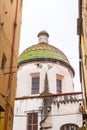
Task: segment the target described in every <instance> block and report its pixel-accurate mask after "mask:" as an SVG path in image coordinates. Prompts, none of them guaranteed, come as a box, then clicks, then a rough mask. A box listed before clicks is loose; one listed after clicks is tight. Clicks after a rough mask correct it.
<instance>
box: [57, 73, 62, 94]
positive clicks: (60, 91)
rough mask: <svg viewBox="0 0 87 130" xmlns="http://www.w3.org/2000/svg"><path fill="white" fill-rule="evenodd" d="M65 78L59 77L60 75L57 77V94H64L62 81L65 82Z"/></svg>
mask: <svg viewBox="0 0 87 130" xmlns="http://www.w3.org/2000/svg"><path fill="white" fill-rule="evenodd" d="M63 77H64V76H62V75H59V74H57V75H56V92H57V93H62V80H63ZM58 82H59V83H58Z"/></svg>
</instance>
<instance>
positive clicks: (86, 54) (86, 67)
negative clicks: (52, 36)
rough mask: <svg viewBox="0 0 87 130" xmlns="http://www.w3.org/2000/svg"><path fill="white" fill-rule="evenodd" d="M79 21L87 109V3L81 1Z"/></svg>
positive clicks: (83, 83) (84, 0)
mask: <svg viewBox="0 0 87 130" xmlns="http://www.w3.org/2000/svg"><path fill="white" fill-rule="evenodd" d="M79 19H80V23H81V24H80V26H79V27H80V33H79V35H80V36H79V46H80V51H79V54H80V72H81V84H82V90H83V95H84V99H85V107H86V108H87V1H86V0H80V1H79Z"/></svg>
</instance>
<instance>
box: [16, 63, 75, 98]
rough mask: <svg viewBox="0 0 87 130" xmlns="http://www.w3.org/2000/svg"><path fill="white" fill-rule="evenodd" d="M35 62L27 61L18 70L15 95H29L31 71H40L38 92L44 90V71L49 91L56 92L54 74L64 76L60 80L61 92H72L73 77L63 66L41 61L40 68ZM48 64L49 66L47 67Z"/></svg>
mask: <svg viewBox="0 0 87 130" xmlns="http://www.w3.org/2000/svg"><path fill="white" fill-rule="evenodd" d="M36 64H37V63H31V64H30V63H27V64H25V65H23V66H21V67H19V70H18V75H17V77H18V80H17V93H16V96H17V97H21V96H29V95H31V75H30V74H31V73H40V93H42V92H43V91H44V78H45V73H46V72H47V74H48V84H49V90H50V93H57V92H56V74H59V75H62V76H64V78H63V80H62V81H63V82H62V92H64V93H65V92H73V91H74V90H73V79H72V75H71V73H70V72H69V71H68V69H67V68H66V67H64V66H61V65H58V64H54V63H53V64H52V63H49V62H48V63H43V62H42V63H41V62H40V64H41V65H42V68H39V67H37V65H36ZM49 66H50V67H51V68H50V69H49Z"/></svg>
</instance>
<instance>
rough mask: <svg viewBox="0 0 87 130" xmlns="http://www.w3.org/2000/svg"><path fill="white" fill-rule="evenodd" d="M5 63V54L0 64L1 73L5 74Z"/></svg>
mask: <svg viewBox="0 0 87 130" xmlns="http://www.w3.org/2000/svg"><path fill="white" fill-rule="evenodd" d="M6 61H7V59H6V56H5V54H3V56H2V63H1V69H2V71H3V73H4V72H5V69H6Z"/></svg>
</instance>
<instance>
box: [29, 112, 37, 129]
mask: <svg viewBox="0 0 87 130" xmlns="http://www.w3.org/2000/svg"><path fill="white" fill-rule="evenodd" d="M29 116H30V117H31V119H29ZM35 116H36V117H35ZM35 118H36V119H35ZM29 121H30V122H29ZM30 127H31V128H30ZM27 130H38V112H32V113H27Z"/></svg>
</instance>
